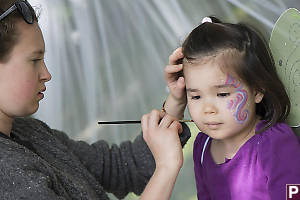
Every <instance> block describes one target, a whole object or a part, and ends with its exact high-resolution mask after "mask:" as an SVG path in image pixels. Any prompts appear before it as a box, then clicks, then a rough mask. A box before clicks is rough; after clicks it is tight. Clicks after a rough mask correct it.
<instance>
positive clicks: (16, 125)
mask: <svg viewBox="0 0 300 200" xmlns="http://www.w3.org/2000/svg"><path fill="white" fill-rule="evenodd" d="M44 52H45V44H44V39H43V35H42V33H41V30H40V28H39V25H38V23H37V17H36V15H35V13H34V10H33V9H32V7H31V6H30V4H29V3H28V2H27V1H25V0H17V1H16V0H1V1H0V94H1V95H0V180H1V181H0V199H6V200H10V199H11V200H15V199H45V200H48V199H49V200H50V199H51V200H55V199H61V200H62V199H88V200H92V199H108V197H107V195H106V192H110V193H113V194H114V195H115V196H117V197H118V198H123V197H124V196H126V195H127V194H128V193H129V192H135V193H136V194H141V193H142V192H143V190H144V188H145V186H146V184H147V183H148V181H149V179H150V178H151V179H150V181H149V183H148V185H147V186H146V189H145V190H144V192H143V193H142V196H141V199H169V197H170V195H171V191H172V188H173V186H174V183H175V180H176V177H177V174H178V172H179V170H180V168H181V166H182V162H183V157H182V147H181V144H180V140H179V137H178V132H181V131H182V128H184V129H185V131H184V135H185V136H186V137H185V139H184V140H182V143H183V144H184V143H185V142H186V140H187V139H188V138H189V136H188V135H189V131H188V129H187V127H186V126H184V125H183V127H181V125H180V124H179V123H178V121H177V120H175V119H174V118H173V117H171V116H169V115H164V114H162V113H161V112H159V111H155V110H154V111H153V112H151V113H150V114H147V115H144V116H143V119H142V128H143V136H144V138H145V141H146V142H147V144H146V143H145V142H144V140H143V137H142V136H141V135H139V136H138V137H137V138H136V139H135V140H134V142H129V141H127V142H123V143H122V144H121V145H120V147H118V146H116V145H112V147H111V148H110V147H109V146H108V144H107V143H106V142H105V141H98V142H96V143H94V144H92V145H89V144H87V143H85V142H82V141H78V142H76V141H74V140H71V139H69V138H68V136H67V135H66V134H65V133H62V132H60V131H57V130H53V129H51V128H49V127H48V126H47V125H46V124H45V123H43V122H41V121H39V120H36V119H33V118H28V117H24V116H28V115H31V114H33V113H34V112H36V111H37V109H38V107H39V102H40V100H42V99H43V97H44V94H43V92H44V91H45V90H46V82H48V81H50V79H51V75H50V73H49V72H48V70H47V67H46V65H45V63H44ZM99 53H100V52H99ZM171 107H172V106H171ZM182 138H184V137H182ZM162 141H163V142H162ZM148 147H149V148H150V150H151V152H152V154H151V152H150V151H149V149H148ZM152 155H153V157H154V159H155V162H154V159H153V157H152ZM153 172H154V174H153ZM152 174H153V176H152ZM151 176H152V177H151Z"/></svg>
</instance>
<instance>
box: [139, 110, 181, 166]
mask: <svg viewBox="0 0 300 200" xmlns="http://www.w3.org/2000/svg"><path fill="white" fill-rule="evenodd" d="M142 129H143V137H144V140H145V142H146V143H147V145H148V147H149V149H150V150H151V152H152V154H153V157H154V159H155V163H156V168H157V169H158V168H167V169H170V170H178V169H180V168H181V167H182V164H183V155H182V147H181V144H180V140H179V135H178V134H179V133H181V132H182V126H181V124H180V123H179V122H178V121H177V120H176V118H174V117H172V116H170V115H165V114H164V113H162V112H160V111H158V110H153V111H152V112H151V113H149V114H145V115H143V117H142Z"/></svg>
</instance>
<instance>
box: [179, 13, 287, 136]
mask: <svg viewBox="0 0 300 200" xmlns="http://www.w3.org/2000/svg"><path fill="white" fill-rule="evenodd" d="M210 18H211V19H212V21H213V23H209V22H205V23H202V24H200V25H199V26H198V27H196V28H195V29H194V30H193V31H192V32H191V33H190V34H189V35H188V37H187V38H186V40H185V41H184V43H183V45H182V47H183V54H184V58H185V59H186V60H187V61H188V62H192V61H197V60H199V59H200V58H201V57H205V56H211V55H217V54H219V53H221V52H222V53H224V52H225V54H226V50H233V51H236V52H237V54H235V55H237V56H236V57H235V58H234V60H235V61H234V63H235V64H233V65H231V66H229V67H232V68H233V70H234V72H235V73H236V74H237V75H238V76H239V78H241V79H242V80H243V81H244V82H245V83H246V84H247V85H248V86H249V87H250V88H252V89H254V90H255V91H257V92H261V93H263V94H264V97H263V99H262V101H261V102H260V103H259V104H257V106H256V113H257V114H258V115H260V116H261V119H263V120H265V121H266V122H267V123H266V124H265V126H264V127H263V128H262V129H261V130H259V132H262V131H265V130H266V129H268V128H269V127H271V126H272V125H274V124H275V123H277V122H282V121H284V120H285V119H286V118H287V116H288V114H289V112H290V107H291V103H290V100H289V97H288V95H287V92H286V90H285V87H284V85H283V83H282V82H281V80H280V78H279V76H278V74H277V72H276V68H275V63H274V60H273V57H272V54H271V51H270V49H269V47H268V45H267V44H266V42H265V41H264V40H263V37H262V36H260V35H259V33H258V32H257V31H255V30H254V29H253V28H251V27H250V26H249V25H245V24H242V23H238V24H231V23H222V22H221V21H220V20H219V19H217V18H215V17H210Z"/></svg>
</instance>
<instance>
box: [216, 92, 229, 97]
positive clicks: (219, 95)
mask: <svg viewBox="0 0 300 200" xmlns="http://www.w3.org/2000/svg"><path fill="white" fill-rule="evenodd" d="M217 96H218V97H228V96H230V93H229V92H221V93H218V94H217Z"/></svg>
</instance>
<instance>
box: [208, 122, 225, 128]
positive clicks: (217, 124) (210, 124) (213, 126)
mask: <svg viewBox="0 0 300 200" xmlns="http://www.w3.org/2000/svg"><path fill="white" fill-rule="evenodd" d="M204 124H205V125H206V126H207V127H208V128H209V129H218V128H219V127H220V126H221V125H222V124H223V123H220V122H207V123H204Z"/></svg>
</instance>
